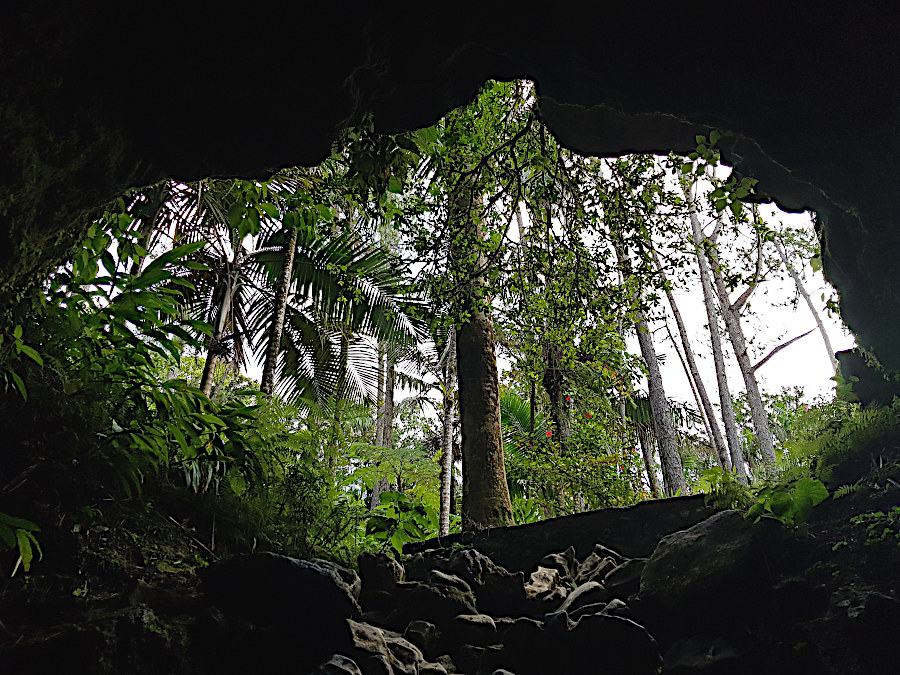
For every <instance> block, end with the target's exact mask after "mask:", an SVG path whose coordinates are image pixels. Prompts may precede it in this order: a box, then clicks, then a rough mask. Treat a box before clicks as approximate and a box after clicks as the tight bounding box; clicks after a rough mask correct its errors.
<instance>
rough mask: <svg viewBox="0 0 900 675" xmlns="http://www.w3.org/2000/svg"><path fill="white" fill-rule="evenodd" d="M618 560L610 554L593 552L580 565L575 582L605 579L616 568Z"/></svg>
mask: <svg viewBox="0 0 900 675" xmlns="http://www.w3.org/2000/svg"><path fill="white" fill-rule="evenodd" d="M616 564H617V563H616V561H615V559H614V558H612V557H610V556H600V555H599V554H598V553H596V552H594V553H591V554H590V555H589V556H588V557H587V558H585V559H584V562H582V563H581V564H580V565H579V566H578V571H577V572H576V573H575V583H576V584H579V585H580V584H583V583H585V582H586V581H603V580H604V579H605V578H606V575H607V574H608V573H609V572H611V571H612V570H613V569H615V568H616Z"/></svg>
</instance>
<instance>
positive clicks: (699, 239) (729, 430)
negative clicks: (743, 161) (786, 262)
mask: <svg viewBox="0 0 900 675" xmlns="http://www.w3.org/2000/svg"><path fill="white" fill-rule="evenodd" d="M690 217H691V232H692V234H693V239H694V248H695V249H696V253H697V267H698V268H699V270H700V285H701V287H702V289H703V305H704V307H705V308H706V320H707V323H708V324H709V340H710V344H711V345H712V353H713V363H714V364H715V369H716V384H717V385H718V389H719V406H720V409H721V412H722V423H723V424H724V425H725V438H726V439H727V440H728V452H729V453H730V454H731V466H732V468H733V469H734V473H735V475H736V476H737V478H738V480H739V481H740V482H741V483H745V484H746V483H747V482H748V478H747V470H746V468H745V467H744V452H743V450H742V448H741V437H740V434H739V433H738V428H737V420H736V419H735V417H734V407H733V406H732V403H731V391H730V390H729V388H728V378H727V376H726V375H725V353H724V352H723V351H722V340H721V337H720V336H719V318H718V315H717V313H716V305H715V295H716V294H715V291H714V289H713V284H712V279H711V273H710V270H709V263H708V262H707V261H706V257H705V256H704V255H703V253H702V251H703V240H704V237H703V232H702V231H701V229H700V220H699V219H698V218H697V214H696V212H695V211H694V209H693V204H691V215H690Z"/></svg>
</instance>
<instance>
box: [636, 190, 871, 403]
mask: <svg viewBox="0 0 900 675" xmlns="http://www.w3.org/2000/svg"><path fill="white" fill-rule="evenodd" d="M760 213H761V215H764V217H765V218H766V220H767V222H769V223H773V222H778V221H779V220H780V221H783V222H784V223H785V224H786V225H788V224H789V225H791V226H792V227H806V228H809V227H811V225H810V217H809V215H808V214H805V213H801V214H791V213H784V212H781V211H778V210H777V209H776V208H775V207H774V206H767V207H760ZM769 213H772V214H773V215H772V217H769V215H768V214H769ZM804 272H805V276H806V281H805V286H806V290H807V291H808V292H809V294H810V296H811V297H812V300H813V303H814V304H815V305H816V308H817V309H818V310H819V312H820V316H821V318H822V321H823V323H824V324H825V329H826V331H827V332H828V336H829V337H830V339H831V344H832V347H833V348H834V350H835V351H840V350H843V349H850V348H852V347H854V346H855V345H856V342H855V340H854V338H853V337H852V336H851V335H850V334H849V332H848V331H847V329H846V327H845V326H844V325H843V323H842V322H841V320H840V317H838V316H835V317H829V316H828V314H827V312H825V309H824V307H825V300H827V299H829V298H830V297H831V296H832V295H833V294H834V289H833V288H832V287H831V285H830V284H828V282H826V281H825V279H824V277H823V276H822V274H821V272H813V270H812V268H811V266H810V265H809V264H807V265H806V268H805V270H804ZM672 281H673V283H675V282H676V280H675V279H673V280H672ZM676 285H677V284H676ZM742 290H743V289H739V290H737V291H736V292H735V293H734V294H733V295H732V297H733V298H735V297H737V295H738V294H739V293H740V292H741V291H742ZM794 293H795V291H794V282H793V281H792V280H791V279H790V278H789V277H787V278H785V279H772V280H770V281H764V282H763V283H762V284H761V285H760V287H759V288H758V289H757V291H756V292H755V293H754V294H753V296H752V297H751V299H750V308H749V310H750V311H749V312H745V313H744V314H743V315H742V324H743V326H744V333H745V335H746V336H747V338H748V341H750V340H751V339H752V344H751V345H750V347H749V350H750V357H751V361H752V362H753V363H756V362H758V361H759V360H760V359H762V358H764V357H765V356H766V355H767V354H768V353H769V352H770V351H771V350H772V349H773V348H775V347H777V346H778V345H779V344H782V343H783V342H786V341H787V340H790V339H791V338H794V337H796V336H798V335H801V334H803V333H805V332H806V331H808V330H809V329H811V328H816V323H815V320H814V319H813V316H812V314H811V313H810V312H809V309H808V308H807V305H806V303H805V302H804V301H803V299H802V298H800V299H799V302H798V304H797V306H796V308H793V307H791V306H778V305H783V304H784V302H785V301H786V300H788V299H790V298H792V297H793V296H794ZM823 294H824V295H825V300H822V295H823ZM674 295H675V302H676V303H677V304H678V308H679V309H680V310H681V313H682V316H683V319H684V323H685V326H686V328H687V330H688V332H689V333H690V339H691V345H692V347H693V350H694V353H695V355H696V356H697V362H698V367H699V368H700V372H701V377H702V378H703V381H704V384H705V385H706V388H707V391H708V393H709V395H710V398H712V399H713V400H715V399H716V398H717V391H716V389H715V383H716V380H715V369H714V367H713V360H712V355H711V354H712V352H711V349H710V346H709V331H708V329H707V328H706V322H707V321H706V310H705V309H704V306H703V293H702V290H701V288H700V284H699V282H693V283H692V285H691V287H690V288H687V289H685V288H676V290H675V293H674ZM665 304H666V307H668V303H667V302H666V303H665ZM668 316H669V327H670V329H671V331H672V334H673V335H674V337H675V339H676V340H678V334H677V332H676V331H677V328H676V326H675V321H674V319H672V318H671V312H669V313H668ZM651 330H652V331H653V333H654V345H655V346H656V349H657V353H658V354H660V355H662V354H664V355H665V357H664V362H663V363H662V364H661V370H662V376H663V383H664V385H665V387H666V395H667V396H668V397H669V398H673V399H677V400H679V401H684V402H688V403H690V404H691V405H692V406H694V405H695V404H694V397H693V394H692V393H691V389H690V386H689V384H688V381H687V377H686V375H685V373H684V368H683V367H682V365H681V362H680V361H679V359H678V356H677V354H676V353H675V351H674V349H673V348H672V344H671V341H670V340H669V337H668V334H667V333H666V330H665V327H664V326H663V325H662V322H661V321H658V322H656V324H655V325H653V326H651ZM722 343H723V348H724V349H725V353H726V359H727V364H728V371H727V373H728V382H729V386H730V387H731V391H732V395H734V394H736V393H738V392H742V391H743V390H744V385H743V378H742V377H741V373H740V370H739V369H738V366H737V362H736V361H735V358H734V352H733V351H732V350H731V344H730V343H729V342H728V339H727V338H726V337H723V340H722ZM628 347H629V351H630V352H631V353H633V354H640V349H639V347H638V344H637V338H636V337H632V338H630V339H629V341H628ZM680 348H681V345H680V343H679V349H680ZM756 375H757V379H758V380H759V383H760V388H761V389H762V390H763V391H764V392H767V393H777V392H779V391H780V390H781V389H782V388H784V387H788V388H793V387H796V386H799V387H802V388H803V391H804V394H805V399H806V400H808V401H812V399H814V398H816V397H818V396H821V395H826V396H828V395H830V392H831V391H832V390H833V388H834V382H833V381H831V380H830V379H829V378H831V377H832V376H833V372H832V369H831V363H830V361H829V359H828V354H827V352H826V350H825V344H824V342H823V341H822V338H821V335H820V333H819V331H818V330H814V331H813V332H812V333H810V334H809V335H807V336H806V337H804V338H802V339H800V340H797V341H796V342H794V343H793V344H791V345H789V346H788V347H786V348H785V349H783V350H781V351H780V352H778V353H777V354H776V355H775V356H773V357H772V358H771V359H770V360H769V361H768V362H766V363H765V365H763V366H762V367H761V368H760V369H759V370H758V371H756Z"/></svg>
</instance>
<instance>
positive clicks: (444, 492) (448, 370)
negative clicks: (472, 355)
mask: <svg viewBox="0 0 900 675" xmlns="http://www.w3.org/2000/svg"><path fill="white" fill-rule="evenodd" d="M447 338H448V339H447V343H448V344H447V363H446V365H445V368H444V373H445V375H444V387H443V389H444V429H443V432H444V433H443V435H442V438H441V500H440V501H441V517H440V522H439V528H438V534H439V535H440V536H442V537H443V536H446V535H447V534H449V532H450V493H451V489H450V487H451V484H452V482H453V418H454V415H453V409H454V406H453V389H454V387H455V386H456V363H455V361H456V328H455V327H453V326H450V329H449V331H448V334H447Z"/></svg>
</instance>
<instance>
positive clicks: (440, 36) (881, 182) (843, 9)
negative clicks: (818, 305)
mask: <svg viewBox="0 0 900 675" xmlns="http://www.w3.org/2000/svg"><path fill="white" fill-rule="evenodd" d="M898 23H900V15H897V13H896V12H894V11H892V8H891V7H890V6H888V5H885V6H884V7H875V6H866V7H855V6H853V7H849V6H839V7H837V8H835V9H831V10H828V9H825V8H822V7H821V6H820V5H819V4H818V3H816V4H813V3H811V2H801V3H791V6H789V7H787V6H783V5H778V6H775V5H772V6H768V5H767V4H766V3H763V4H762V5H759V6H755V7H754V11H753V12H747V11H741V10H740V9H739V8H731V7H729V8H727V9H725V8H721V7H719V6H715V5H710V6H699V5H698V6H692V7H690V8H684V7H680V6H677V7H676V6H672V7H663V8H659V9H657V10H656V11H652V12H651V11H647V8H645V7H639V6H627V5H624V4H619V5H611V4H605V3H595V5H593V6H591V7H590V8H587V9H582V8H579V10H578V11H576V10H574V9H566V10H563V9H561V8H553V9H552V11H550V10H548V11H545V12H541V13H533V12H524V11H521V10H518V9H515V10H514V9H512V8H510V7H509V6H508V5H507V4H505V3H491V2H487V3H485V2H482V3H478V4H475V3H471V4H470V3H460V4H458V5H455V6H454V8H453V11H446V10H445V9H444V8H442V7H440V6H435V7H421V6H415V7H410V8H406V7H395V8H392V11H390V12H388V11H385V10H384V9H383V8H381V7H378V6H375V3H367V4H356V3H333V4H332V5H323V6H322V7H318V8H317V11H316V14H315V16H312V15H310V14H309V13H308V12H307V11H305V10H304V8H303V7H299V6H297V7H294V8H292V9H280V8H278V9H276V8H267V10H266V11H265V12H263V11H259V12H250V11H245V12H243V13H224V12H220V13H216V14H213V13H211V12H208V11H202V10H183V11H179V13H178V15H177V16H173V15H171V14H169V13H166V12H164V11H159V12H156V11H150V10H145V11H143V12H141V13H140V14H137V15H135V14H129V13H128V12H123V11H122V10H121V8H120V7H115V6H113V5H112V4H111V3H106V2H87V3H81V4H79V5H78V6H77V7H75V6H65V7H62V8H55V9H54V11H53V12H48V11H46V10H45V9H44V8H43V7H38V6H29V7H27V8H24V9H22V10H21V11H20V16H19V17H18V21H10V22H5V23H4V26H3V27H0V44H2V45H3V57H4V58H3V59H2V60H0V81H2V83H3V85H4V86H3V87H2V88H0V110H2V115H0V123H2V132H3V141H4V142H3V147H4V150H5V153H6V155H7V157H6V159H7V161H6V162H5V163H4V164H3V167H2V168H0V206H2V209H3V211H4V213H5V228H4V230H3V231H2V233H0V235H2V239H0V299H2V300H3V301H4V302H5V303H9V302H13V301H15V300H16V299H17V298H20V297H22V295H23V293H24V292H25V290H27V289H28V288H31V287H33V285H34V284H35V283H38V281H39V279H40V277H41V275H43V274H45V273H46V271H47V270H49V269H50V268H52V266H53V265H54V264H56V263H57V262H59V261H60V260H62V259H64V258H65V257H66V256H68V255H70V253H71V251H72V249H73V247H74V246H75V244H76V243H77V241H78V240H79V238H80V236H81V235H82V234H83V232H84V230H85V229H86V227H87V224H86V219H85V217H84V216H85V214H86V212H87V211H89V210H90V209H92V208H95V207H97V206H98V205H100V204H102V203H104V202H105V201H106V200H108V199H110V198H112V197H114V196H115V195H118V194H121V193H122V192H123V191H124V190H125V189H127V188H129V187H135V186H141V185H148V184H151V183H154V182H157V181H159V180H161V179H163V178H180V179H193V178H199V177H204V176H264V175H266V174H267V173H268V172H270V171H271V170H273V169H276V168H278V167H282V166H290V165H311V164H315V163H317V162H318V161H319V160H320V159H321V158H322V157H323V156H324V155H325V154H326V153H327V152H328V149H329V148H330V146H331V142H332V140H333V138H334V136H335V133H336V130H338V129H340V128H341V127H342V126H343V125H345V124H347V123H353V122H354V121H357V120H359V119H361V117H362V116H363V115H364V114H368V113H371V114H373V115H374V119H375V120H376V123H377V125H378V127H379V129H380V130H382V131H384V132H392V131H397V130H401V129H412V128H417V127H422V126H427V125H429V124H431V123H433V122H434V121H435V120H436V119H438V118H439V117H440V116H441V115H443V114H444V113H446V112H447V111H448V110H449V109H451V108H453V107H455V106H458V105H461V104H463V103H465V102H466V100H468V99H469V98H471V97H472V96H473V95H474V93H475V92H476V91H477V90H478V89H479V87H480V86H481V84H482V83H483V82H484V81H485V80H486V79H488V78H494V79H504V80H508V79H514V78H520V77H522V78H527V79H530V80H533V81H535V82H536V83H537V87H538V93H539V95H540V97H541V112H542V115H543V116H544V119H545V121H546V123H547V124H548V126H549V127H550V128H551V130H552V131H553V132H554V133H555V134H556V135H557V137H558V138H559V139H560V140H561V142H562V143H564V144H565V145H567V146H569V147H571V148H572V149H573V150H577V151H579V152H581V153H582V154H589V155H598V156H614V155H619V154H624V153H627V152H654V153H663V154H665V153H667V152H669V151H674V152H676V153H678V154H687V153H688V152H690V151H691V150H692V149H693V148H694V145H695V142H694V137H695V136H696V135H697V134H707V133H709V131H710V129H714V128H715V129H722V130H731V131H734V132H735V136H734V137H733V141H732V142H731V144H730V145H726V144H725V143H723V144H722V146H723V147H722V155H723V161H724V162H725V163H728V164H731V165H733V166H734V167H735V170H736V171H738V172H739V173H740V174H742V175H748V176H753V177H755V178H757V179H758V180H759V183H758V185H757V192H758V193H759V194H760V196H761V197H768V198H771V199H773V200H775V201H776V203H778V205H779V206H781V207H782V208H785V209H787V210H791V211H795V210H804V209H813V210H815V211H816V212H817V214H818V216H819V222H820V224H821V227H822V236H823V262H824V267H825V271H826V274H827V275H828V277H829V279H830V280H831V281H832V283H833V284H834V285H835V286H836V287H838V289H839V290H840V293H841V308H842V314H843V317H844V319H845V321H846V323H847V324H848V325H849V326H850V327H851V329H853V330H854V332H855V333H856V334H857V336H858V340H859V342H860V344H861V345H862V346H863V347H865V348H866V349H868V350H870V351H871V352H872V353H873V354H874V355H876V356H877V358H878V359H879V360H880V361H881V363H882V364H883V365H884V366H886V367H888V368H891V369H897V370H900V330H898V328H900V326H898V320H897V318H896V317H898V316H900V289H898V288H897V283H898V282H897V281H896V280H895V275H894V273H893V269H894V262H895V260H896V258H897V256H898V254H900V233H898V228H897V227H896V221H897V216H896V213H895V211H896V209H895V204H896V191H897V188H896V185H897V184H898V181H897V180H896V178H895V177H896V174H897V171H898V161H897V157H900V128H898V125H897V123H896V120H897V119H898V116H897V113H898V111H900V104H898V101H900V99H898V97H900V67H897V66H898V61H900V59H898V50H897V47H896V41H895V40H894V36H895V35H896V31H897V28H898ZM72 223H76V226H73V225H72Z"/></svg>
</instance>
